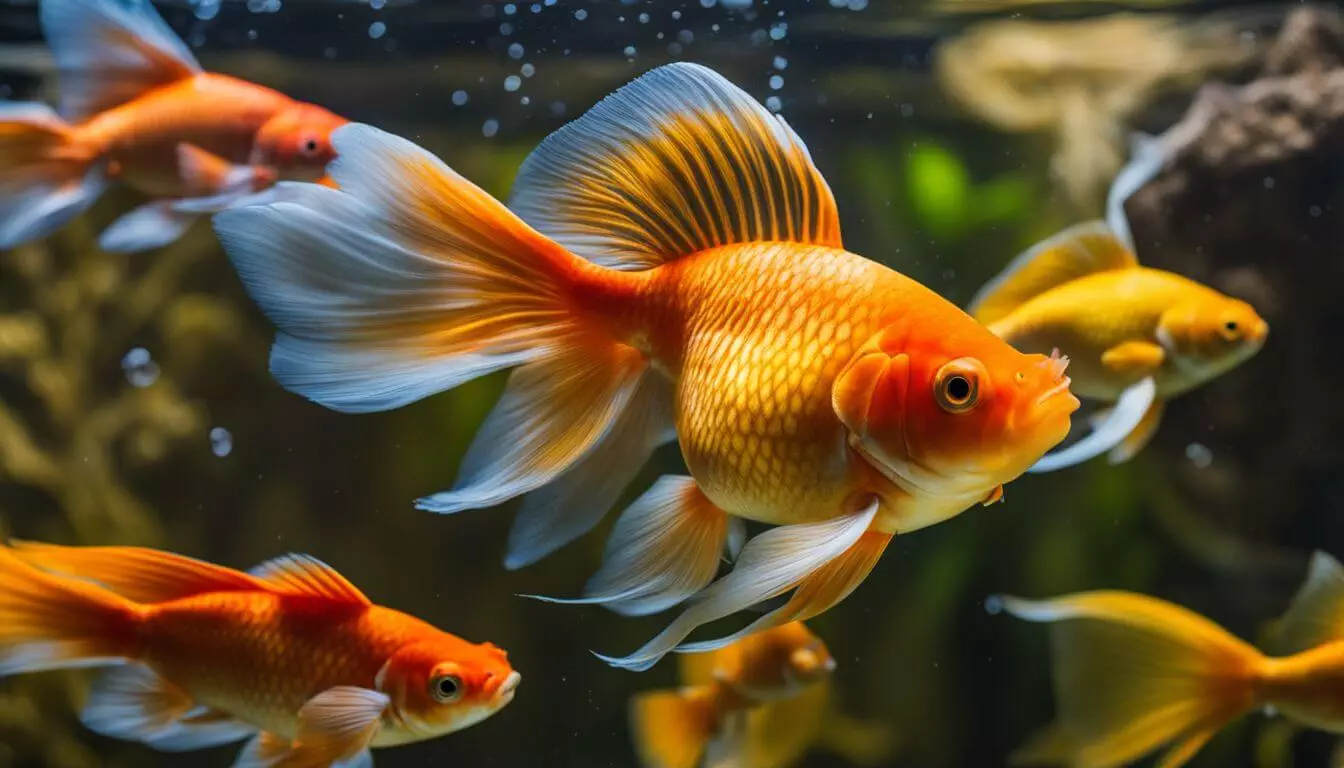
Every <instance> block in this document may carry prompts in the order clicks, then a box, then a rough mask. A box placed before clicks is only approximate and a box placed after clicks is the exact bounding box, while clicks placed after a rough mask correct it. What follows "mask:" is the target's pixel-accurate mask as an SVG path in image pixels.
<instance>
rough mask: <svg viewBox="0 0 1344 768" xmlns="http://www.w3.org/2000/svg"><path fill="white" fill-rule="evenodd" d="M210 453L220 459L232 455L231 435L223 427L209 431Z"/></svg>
mask: <svg viewBox="0 0 1344 768" xmlns="http://www.w3.org/2000/svg"><path fill="white" fill-rule="evenodd" d="M210 452H211V453H213V454H215V455H216V456H218V457H219V458H221V459H222V458H224V457H225V456H228V455H229V454H230V453H233V435H231V434H229V430H227V429H225V428H223V427H215V428H214V429H212V430H210Z"/></svg>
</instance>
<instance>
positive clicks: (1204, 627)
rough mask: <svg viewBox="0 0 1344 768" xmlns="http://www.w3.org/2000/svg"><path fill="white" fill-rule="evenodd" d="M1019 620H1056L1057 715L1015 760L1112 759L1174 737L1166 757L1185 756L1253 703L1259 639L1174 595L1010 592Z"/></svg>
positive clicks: (1099, 765) (1121, 760)
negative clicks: (1021, 595) (1039, 596)
mask: <svg viewBox="0 0 1344 768" xmlns="http://www.w3.org/2000/svg"><path fill="white" fill-rule="evenodd" d="M1004 607H1005V608H1006V610H1007V611H1008V612H1009V613H1011V614H1013V615H1014V616H1017V617H1019V618H1022V619H1026V620H1028V621H1040V622H1060V623H1059V624H1057V625H1056V626H1055V627H1054V629H1053V646H1054V652H1055V658H1054V678H1055V693H1056V697H1057V699H1058V708H1059V716H1058V720H1057V722H1056V723H1055V724H1054V725H1052V726H1051V727H1050V728H1049V729H1047V730H1046V731H1045V733H1044V734H1043V735H1042V736H1041V737H1038V738H1037V739H1036V740H1034V741H1033V742H1031V743H1029V744H1028V745H1027V746H1026V747H1024V748H1023V749H1022V750H1019V751H1018V752H1017V753H1016V754H1015V755H1014V756H1013V760H1014V762H1015V763H1017V764H1030V765H1039V764H1069V765H1074V766H1091V767H1093V768H1107V767H1108V766H1119V765H1124V764H1126V763H1129V762H1131V761H1133V760H1137V759H1138V758H1140V757H1143V756H1144V755H1147V754H1149V753H1150V752H1152V751H1154V750H1156V749H1158V748H1159V747H1162V746H1165V745H1171V746H1172V748H1171V750H1170V751H1169V752H1168V753H1167V754H1166V756H1165V758H1164V760H1163V761H1162V763H1161V764H1162V765H1163V766H1166V768H1175V767H1176V766H1179V765H1183V764H1184V763H1185V762H1186V761H1188V760H1189V759H1190V758H1191V757H1193V756H1194V754H1195V752H1196V751H1198V749H1199V747H1201V746H1203V744H1204V742H1206V741H1207V740H1208V739H1209V738H1211V737H1212V735H1213V734H1214V733H1216V732H1217V731H1218V730H1219V729H1221V728H1222V727H1223V726H1225V725H1227V723H1229V722H1230V721H1232V720H1233V719H1235V718H1237V717H1239V716H1241V715H1242V714H1245V713H1246V712H1247V711H1249V710H1250V709H1251V708H1252V707H1253V706H1254V705H1255V684H1256V680H1257V678H1258V676H1259V674H1260V672H1261V670H1262V669H1263V666H1264V664H1265V659H1264V657H1263V656H1262V655H1261V654H1260V652H1259V651H1257V650H1256V649H1255V648H1253V647H1252V646H1250V645H1249V644H1247V643H1245V642H1242V641H1241V640H1239V639H1237V638H1236V637H1233V636H1232V635H1231V634H1229V633H1228V632H1227V631H1226V630H1224V629H1223V628H1221V627H1219V626H1218V625H1216V624H1214V623H1213V622H1211V621H1209V620H1208V619H1205V618H1204V617H1202V616H1200V615H1198V614H1196V613H1193V612H1191V611H1188V610H1186V609H1184V608H1181V607H1179V606H1176V605H1172V604H1171V603H1166V602H1163V601H1161V600H1156V599H1153V598H1150V597H1144V596H1142V595H1136V594H1131V593H1127V592H1086V593H1080V594H1076V595H1069V596H1065V597H1060V598H1056V599H1053V600H1043V601H1040V602H1033V601H1028V600H1019V599H1016V598H1005V600H1004Z"/></svg>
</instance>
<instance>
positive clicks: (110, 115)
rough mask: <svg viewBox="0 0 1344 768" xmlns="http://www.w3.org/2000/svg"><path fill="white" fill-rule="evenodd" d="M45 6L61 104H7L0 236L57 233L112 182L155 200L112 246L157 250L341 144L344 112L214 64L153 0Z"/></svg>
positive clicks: (2, 239) (13, 238) (116, 231)
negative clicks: (207, 68) (199, 58)
mask: <svg viewBox="0 0 1344 768" xmlns="http://www.w3.org/2000/svg"><path fill="white" fill-rule="evenodd" d="M39 13H40V18H41V23H42V29H43V32H44V33H45V35H46V38H47V42H48V45H50V47H51V50H52V53H53V54H54V56H55V59H56V66H57V71H58V73H59V75H60V87H61V102H60V112H59V115H58V114H57V113H56V112H53V111H52V110H51V109H50V108H48V107H47V106H45V105H42V104H32V103H14V102H10V103H0V248H11V247H13V246H15V245H18V244H20V243H23V242H26V241H28V240H32V239H35V238H39V237H43V236H45V235H47V234H50V233H51V232H53V231H55V230H56V229H58V228H59V227H60V226H61V225H63V224H65V223H66V222H67V221H69V220H70V219H72V218H73V217H75V216H76V215H78V214H79V213H80V212H82V211H83V210H85V209H86V208H88V207H89V206H90V205H92V204H93V202H94V201H95V200H96V199H97V198H98V196H99V194H100V193H101V192H102V191H103V189H105V188H106V187H107V186H108V184H109V183H111V182H114V181H119V182H121V183H124V184H126V185H127V186H130V187H133V188H134V189H136V190H139V191H140V192H143V193H145V194H147V195H149V196H151V197H153V198H155V202H153V203H150V204H148V205H145V206H142V207H141V208H138V209H136V210H135V211H133V212H131V213H130V214H128V215H127V216H126V217H124V218H123V219H120V220H118V221H117V222H116V223H114V224H113V225H112V227H110V228H109V229H108V230H107V232H105V233H104V235H103V237H102V239H101V241H100V244H101V245H102V246H103V248H104V249H106V250H112V251H133V250H145V249H149V248H156V247H159V246H163V245H166V244H168V243H170V242H172V241H174V240H176V239H177V238H178V237H179V236H181V234H182V233H183V232H185V231H186V229H187V227H189V226H190V224H191V223H192V222H193V221H194V220H195V219H197V218H199V217H200V215H202V214H210V213H214V212H217V211H219V210H223V209H224V208H226V207H228V206H229V205H230V204H232V203H233V202H236V200H237V199H239V198H241V197H243V196H245V195H247V194H248V193H251V192H253V191H256V189H257V188H258V187H260V186H264V185H265V184H267V183H269V180H270V179H272V178H273V177H275V176H277V175H278V176H280V177H283V178H297V179H302V180H314V179H317V178H318V177H319V176H320V175H321V173H322V168H323V167H324V166H326V164H327V163H328V162H330V161H331V159H332V157H333V156H334V155H333V150H332V146H331V132H332V131H333V130H335V129H336V128H337V127H339V126H341V125H343V124H344V123H345V122H346V121H345V120H344V119H343V118H340V117H337V116H336V115H333V114H332V113H330V112H328V111H327V110H325V109H322V108H321V107H317V106H314V105H312V104H304V103H301V102H297V101H294V100H293V99H291V98H289V97H288V96H285V95H284V94H281V93H278V92H276V91H273V90H271V89H269V88H264V87H262V86H259V85H256V84H253V83H249V82H246V81H243V80H238V79H235V78H232V77H228V76H225V75H219V74H214V73H210V72H204V71H202V70H201V67H200V65H199V64H198V63H197V62H196V59H195V57H193V56H192V54H191V51H189V50H188V49H187V47H186V46H185V45H184V44H183V43H182V41H181V40H179V39H178V38H177V37H176V36H175V35H174V34H173V31H172V30H171V29H170V28H169V27H168V26H167V25H166V24H165V23H164V22H163V20H162V19H161V18H160V17H159V15H158V13H157V12H156V11H155V10H154V6H153V5H151V4H150V3H149V2H148V0H41V3H40V5H39ZM203 166H209V168H208V169H207V168H204V167H203ZM234 166H236V167H234ZM184 199H186V200H184Z"/></svg>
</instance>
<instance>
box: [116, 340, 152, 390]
mask: <svg viewBox="0 0 1344 768" xmlns="http://www.w3.org/2000/svg"><path fill="white" fill-rule="evenodd" d="M121 370H122V372H123V373H125V374H126V381H128V382H130V384H131V386H133V387H148V386H149V385H150V384H153V383H154V382H156V381H158V380H159V366H158V364H157V363H155V362H154V358H153V357H152V356H151V355H150V354H149V350H147V349H145V348H144V347H136V348H135V349H132V350H131V351H130V352H127V353H126V356H125V357H123V358H121Z"/></svg>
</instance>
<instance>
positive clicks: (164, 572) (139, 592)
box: [11, 541, 265, 603]
mask: <svg viewBox="0 0 1344 768" xmlns="http://www.w3.org/2000/svg"><path fill="white" fill-rule="evenodd" d="M11 545H12V547H13V549H12V552H13V554H14V556H15V557H18V558H19V559H20V560H23V561H24V562H26V563H28V564H29V565H32V566H33V567H35V568H39V569H41V570H44V571H51V572H54V573H58V574H61V575H63V576H72V577H74V578H78V579H85V580H87V581H92V582H94V583H96V584H98V585H99V586H102V587H104V588H105V589H108V590H110V591H112V592H115V593H116V594H118V595H121V596H122V597H125V598H126V599H128V600H131V601H133V602H136V603H163V602H168V601H170V600H180V599H182V598H185V597H192V596H193V595H200V594H205V593H209V592H245V591H252V590H260V589H264V588H265V587H264V585H263V584H262V583H261V582H260V581H258V580H257V579H255V578H253V577H251V576H249V575H247V574H245V573H243V572H241V571H236V570H234V569H232V568H225V567H224V566H221V565H215V564H214V563H207V562H205V561H203V560H197V559H195V558H191V557H184V556H182V555H175V554H172V553H171V552H160V551H158V550H154V549H147V548H143V547H64V546H60V545H56V544H42V543H39V542H32V541H15V542H12V543H11Z"/></svg>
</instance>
